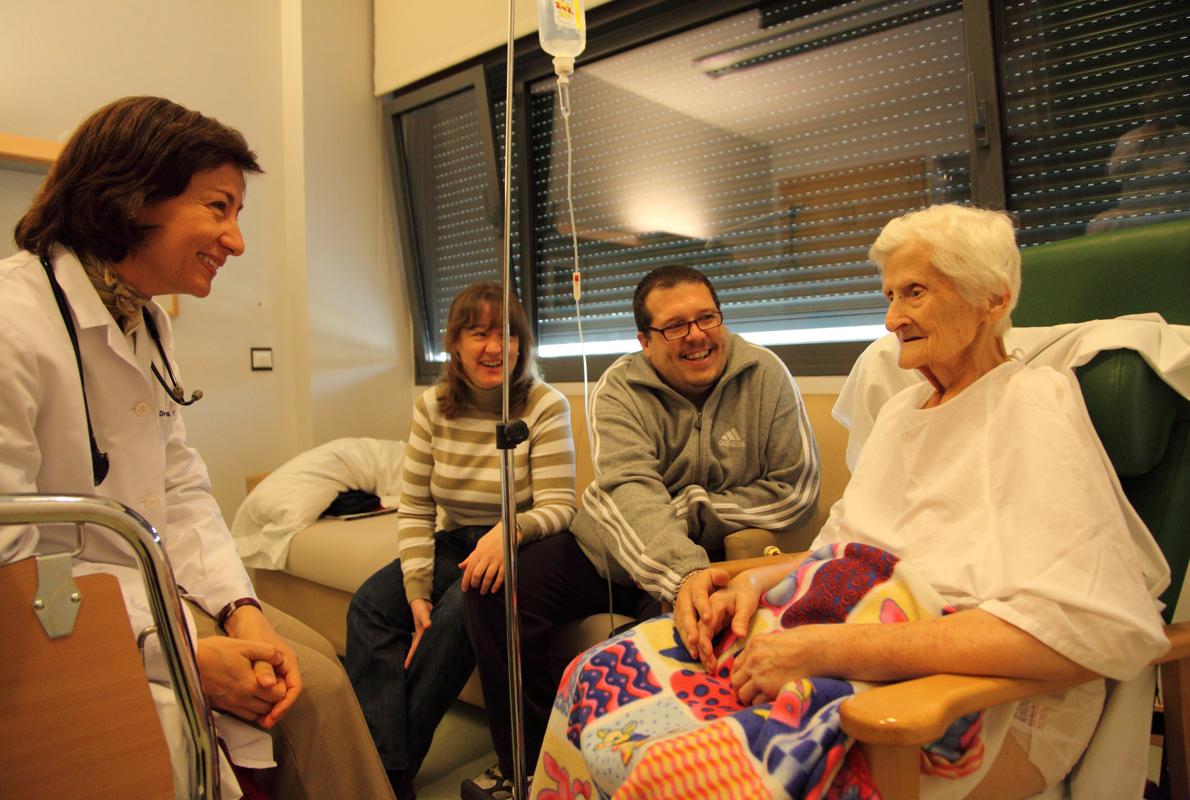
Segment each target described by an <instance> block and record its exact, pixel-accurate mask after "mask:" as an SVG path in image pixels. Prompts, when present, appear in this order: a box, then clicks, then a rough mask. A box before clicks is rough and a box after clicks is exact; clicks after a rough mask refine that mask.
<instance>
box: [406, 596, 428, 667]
mask: <svg viewBox="0 0 1190 800" xmlns="http://www.w3.org/2000/svg"><path fill="white" fill-rule="evenodd" d="M433 608H434V605H433V604H432V603H431V602H430V601H429V600H426V599H425V598H418V599H417V600H413V601H411V602H410V603H409V611H410V613H412V614H413V641H412V642H410V644H409V652H408V653H406V654H405V669H409V665H410V664H412V663H413V654H414V653H415V652H417V646H418V645H419V644H421V637H422V634H424V633H425V632H426V631H427V630H429V628H430V611H431V610H433Z"/></svg>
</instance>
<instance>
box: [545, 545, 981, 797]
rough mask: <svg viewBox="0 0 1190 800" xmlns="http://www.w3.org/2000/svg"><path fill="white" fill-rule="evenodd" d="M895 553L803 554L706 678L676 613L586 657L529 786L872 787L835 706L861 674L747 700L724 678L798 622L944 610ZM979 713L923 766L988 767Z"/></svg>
mask: <svg viewBox="0 0 1190 800" xmlns="http://www.w3.org/2000/svg"><path fill="white" fill-rule="evenodd" d="M951 611H952V609H950V608H948V607H947V606H946V605H945V603H944V602H943V600H942V598H941V597H940V596H939V595H938V593H937V592H936V591H935V590H934V589H933V588H932V587H931V586H929V584H927V583H926V582H925V581H924V580H923V579H922V578H921V577H920V576H918V575H917V574H916V573H915V572H914V571H913V570H912V568H910V567H909V566H908V565H906V564H904V563H902V562H901V561H900V560H899V559H897V557H896V556H893V555H892V554H890V553H887V552H885V551H883V550H880V549H879V548H875V547H870V546H868V545H860V544H854V543H853V544H835V545H828V546H826V547H823V548H821V549H819V550H818V551H816V552H814V553H813V554H811V555H810V556H809V557H808V558H806V560H805V561H803V562H802V563H801V565H799V567H798V568H797V570H795V571H794V572H793V573H792V574H791V575H789V576H788V577H787V578H785V579H784V580H783V581H782V582H781V583H779V584H777V585H776V586H775V587H773V588H772V589H771V590H769V591H768V592H767V593H766V594H765V595H764V597H763V598H762V599H761V605H760V608H759V609H758V610H757V613H756V615H755V617H754V619H753V621H752V625H751V629H750V630H749V633H748V637H744V639H740V638H739V637H737V636H736V635H735V634H733V633H732V632H731V631H730V629H728V630H727V631H725V632H724V633H723V634H721V636H720V638H719V639H718V640H717V641H716V648H715V651H716V653H717V656H718V662H717V667H716V670H715V672H714V674H708V673H707V672H706V671H705V670H704V669H703V667H702V665H701V664H699V663H698V662H697V661H695V660H693V659H691V658H690V656H689V654H688V653H687V652H686V649H685V648H684V647H683V646H682V645H681V643H680V642H679V641H678V639H677V634H676V629H675V628H674V625H673V620H672V615H668V614H667V615H664V616H661V617H657V618H655V619H651V620H648V621H646V622H643V623H641V624H640V625H637V626H636V627H635V628H632V629H631V630H629V631H626V632H624V633H622V634H620V635H619V636H616V637H615V638H613V639H609V640H608V641H606V642H603V643H601V644H599V645H597V646H595V647H594V648H591V649H590V650H588V651H587V652H586V653H584V654H582V655H580V656H579V657H578V658H576V659H575V660H574V661H573V662H571V664H570V666H569V667H568V668H567V670H566V673H565V675H564V676H563V678H562V683H561V686H560V689H559V693H558V696H557V697H556V698H555V701H554V709H553V713H552V715H551V717H550V722H549V728H548V730H547V732H546V737H545V741H544V743H543V745H542V750H541V758H540V761H539V762H538V765H537V773H536V775H535V776H534V779H533V783H532V796H533V797H534V798H539V800H571V799H572V798H573V799H575V800H577V798H588V800H594V798H599V797H610V796H612V795H614V796H615V797H617V798H640V800H644V799H645V798H688V797H700V798H702V797H706V798H720V797H721V798H737V797H738V798H757V797H805V798H823V799H824V800H825V799H827V798H839V799H840V800H843V799H846V800H865V799H866V798H877V797H879V794H878V792H877V790H876V787H875V786H874V785H873V784H872V781H871V777H870V774H869V772H868V767H867V764H866V762H865V761H864V759H863V756H862V754H861V753H860V751H859V749H858V748H853V747H852V744H853V742H852V740H851V739H850V738H849V737H847V736H846V735H845V734H844V733H843V730H842V727H841V725H840V722H839V707H840V705H841V704H842V702H843V701H844V700H845V699H846V698H847V697H849V696H850V695H852V694H854V693H856V692H857V691H863V690H864V689H865V688H867V685H866V684H863V683H861V682H858V681H844V680H836V679H831V678H799V679H796V680H792V681H790V682H789V683H788V684H786V685H785V686H784V687H783V688H782V689H781V692H780V694H779V695H778V697H777V699H776V700H775V701H774V702H772V703H766V704H763V705H757V706H745V705H742V704H741V703H740V700H739V698H738V697H737V696H736V694H735V692H734V691H733V690H732V688H731V681H730V676H731V669H732V665H733V664H734V662H735V656H736V653H738V652H739V651H740V650H742V649H743V647H744V646H745V645H746V643H747V639H748V638H749V637H752V636H759V635H763V634H765V633H768V632H771V631H775V630H778V629H780V628H789V627H794V626H797V625H806V624H822V623H854V622H865V623H873V622H879V623H890V624H891V623H897V622H904V621H907V620H914V619H923V618H928V617H930V616H938V615H943V614H947V613H950V612H951ZM981 722H982V715H980V714H973V715H970V716H967V717H963V718H961V719H959V720H957V721H956V722H955V724H954V725H952V726H951V728H950V730H948V731H947V732H946V734H945V735H943V736H942V738H940V739H939V740H938V741H937V742H935V743H933V744H931V745H929V746H928V747H925V748H923V749H922V760H921V764H922V770H923V772H924V773H926V774H931V775H937V776H940V777H961V776H964V775H968V774H971V773H972V772H974V771H975V770H977V769H979V767H980V766H981V764H982V759H983V754H984V748H983V742H982V738H981V730H982V727H981Z"/></svg>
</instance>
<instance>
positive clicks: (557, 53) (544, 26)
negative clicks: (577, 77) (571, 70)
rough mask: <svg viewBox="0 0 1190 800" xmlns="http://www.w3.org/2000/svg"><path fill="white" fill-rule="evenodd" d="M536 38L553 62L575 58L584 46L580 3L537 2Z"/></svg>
mask: <svg viewBox="0 0 1190 800" xmlns="http://www.w3.org/2000/svg"><path fill="white" fill-rule="evenodd" d="M537 24H538V27H537V38H538V39H539V40H540V41H541V49H542V50H544V51H546V52H547V53H549V54H550V55H551V56H554V57H555V58H567V59H570V60H571V61H572V62H573V60H574V57H575V56H577V55H578V54H579V53H581V52H583V49H584V48H585V47H586V46H587V20H586V16H585V15H584V14H583V2H582V0H537Z"/></svg>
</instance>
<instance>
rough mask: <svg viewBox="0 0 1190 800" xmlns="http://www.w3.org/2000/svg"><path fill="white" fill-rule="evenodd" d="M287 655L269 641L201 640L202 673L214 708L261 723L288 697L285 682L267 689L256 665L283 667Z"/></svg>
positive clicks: (211, 637)
mask: <svg viewBox="0 0 1190 800" xmlns="http://www.w3.org/2000/svg"><path fill="white" fill-rule="evenodd" d="M282 658H283V656H282V655H281V653H280V652H278V651H277V648H276V647H273V645H271V644H268V643H266V642H251V641H243V640H240V639H232V638H229V637H227V636H208V637H206V638H203V639H199V640H198V652H197V654H196V659H195V660H196V661H197V662H198V673H199V676H200V677H201V678H202V687H203V691H204V692H205V693H206V695H207V697H208V698H210V700H211V705H213V706H214V707H215V708H218V709H221V710H223V711H230V712H231V713H232V714H235V715H236V716H237V717H242V718H244V719H248V720H257V721H260V719H261V718H263V717H265V716H266V715H267V714H268V713H269V712H270V711H271V710H272V709H273V708H274V706H276V704H277V703H278V702H280V701H281V700H282V699H283V698H284V697H285V683H284V682H283V681H277V680H274V681H273V682H272V684H271V685H269V686H264V685H262V684H261V682H260V681H259V680H258V676H257V673H256V671H255V669H254V667H253V665H254V664H257V663H263V664H272V665H277V666H279V665H280V664H281V660H282Z"/></svg>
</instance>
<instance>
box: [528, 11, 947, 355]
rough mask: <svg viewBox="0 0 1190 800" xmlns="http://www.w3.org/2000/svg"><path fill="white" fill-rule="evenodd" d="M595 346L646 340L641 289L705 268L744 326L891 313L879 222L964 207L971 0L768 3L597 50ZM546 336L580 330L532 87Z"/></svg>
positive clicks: (578, 92) (591, 214) (550, 137)
mask: <svg viewBox="0 0 1190 800" xmlns="http://www.w3.org/2000/svg"><path fill="white" fill-rule="evenodd" d="M571 97H572V107H573V113H572V116H571V127H572V131H573V192H574V206H575V216H576V222H575V226H576V228H577V232H578V236H579V240H580V243H579V250H580V261H581V265H582V270H583V275H584V278H583V295H582V298H583V327H584V333H585V334H586V337H587V339H588V340H592V341H600V340H616V341H619V340H625V339H631V338H633V337H634V336H635V326H634V324H633V322H632V315H631V298H632V291H633V289H634V288H635V285H636V283H637V282H638V281H639V279H640V278H641V277H642V276H643V275H644V274H645V273H647V272H648V271H649V270H651V269H653V268H655V267H657V266H661V265H664V264H671V263H683V264H689V265H691V266H695V267H697V268H699V269H701V270H703V271H704V272H705V273H707V274H708V276H710V278H711V280H712V281H713V282H714V284H715V286H716V289H717V291H718V293H719V296H720V300H721V301H722V303H723V307H724V312H725V319H726V321H727V323H728V324H729V325H730V326H731V327H732V328H733V329H734V330H736V331H739V332H752V333H754V334H763V333H765V332H779V331H790V330H806V329H814V328H824V327H831V328H836V327H846V326H856V325H873V324H877V325H878V324H880V322H881V321H882V319H883V315H884V306H885V302H884V300H883V297H882V296H881V294H880V292H879V280H878V279H877V277H876V274H875V270H874V268H873V267H872V266H871V264H870V263H869V262H868V261H867V249H868V247H869V246H870V245H871V243H872V241H873V240H874V239H875V236H876V234H877V233H878V232H879V230H880V228H881V227H882V226H883V224H884V223H885V222H887V221H888V220H889V219H890V218H892V217H893V216H895V215H897V214H899V213H902V212H904V211H906V210H909V209H913V208H918V207H922V206H925V205H927V204H930V203H936V202H947V201H963V200H968V199H969V198H970V179H969V166H968V144H967V136H968V121H967V100H966V77H965V60H964V39H963V21H962V3H961V1H960V0H947V1H944V2H937V1H936V0H934V1H928V0H899V1H896V2H873V1H872V0H868V1H867V2H850V3H841V4H834V5H832V6H831V7H829V8H824V4H823V3H820V2H815V3H809V4H807V3H804V2H800V3H799V2H793V1H791V2H784V3H768V4H765V6H764V8H763V9H755V10H751V11H747V12H744V13H741V14H736V15H733V16H731V17H728V18H725V19H722V20H719V21H717V22H714V23H712V24H708V25H703V26H700V27H697V28H694V29H691V30H688V31H684V32H681V33H677V34H675V35H670V36H667V37H665V38H662V39H659V40H656V41H654V42H652V43H649V44H646V45H643V46H639V47H634V48H632V49H630V50H627V51H625V52H622V53H618V54H616V55H612V56H610V57H607V58H603V59H600V60H597V61H591V62H588V63H581V59H580V66H579V67H578V69H577V70H576V74H575V76H574V78H573V80H572V84H571ZM527 117H528V124H529V133H528V144H529V174H530V196H531V202H532V209H533V218H532V230H533V254H534V265H535V278H536V302H537V316H538V324H539V332H540V333H539V336H540V341H541V343H542V344H543V345H547V346H548V345H551V344H555V343H573V342H574V341H575V321H574V303H573V300H572V298H571V293H570V290H571V269H572V255H571V239H570V225H569V218H568V216H567V213H566V205H565V199H566V196H565V180H566V171H565V141H564V137H563V128H562V124H561V117H560V112H559V110H558V108H557V104H556V100H555V83H554V80H553V79H552V78H550V79H547V80H542V81H539V82H535V83H533V84H531V85H530V87H529V109H528V114H527Z"/></svg>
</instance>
